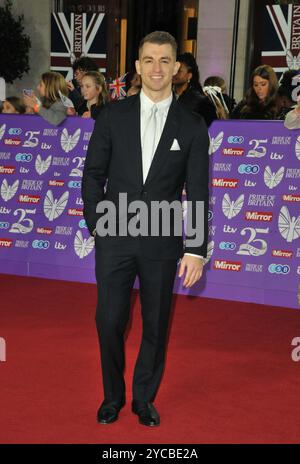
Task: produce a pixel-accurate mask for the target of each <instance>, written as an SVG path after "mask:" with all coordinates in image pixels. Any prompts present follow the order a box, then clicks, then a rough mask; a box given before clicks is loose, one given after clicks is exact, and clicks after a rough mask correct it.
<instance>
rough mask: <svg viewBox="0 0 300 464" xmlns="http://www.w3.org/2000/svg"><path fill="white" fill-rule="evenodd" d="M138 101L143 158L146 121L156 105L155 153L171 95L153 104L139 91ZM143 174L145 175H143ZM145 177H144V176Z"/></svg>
mask: <svg viewBox="0 0 300 464" xmlns="http://www.w3.org/2000/svg"><path fill="white" fill-rule="evenodd" d="M140 99H141V146H142V156H144V149H143V141H144V138H145V129H146V127H147V120H148V118H149V116H150V113H151V110H152V107H153V106H154V105H156V107H157V110H158V111H157V116H156V118H157V126H156V134H155V135H156V136H155V141H154V152H153V155H154V153H155V151H156V148H157V145H158V143H159V140H160V137H161V134H162V132H163V130H164V126H165V122H166V120H167V116H168V112H169V109H170V106H171V103H172V100H173V95H172V93H170V96H169V97H168V98H165V99H164V100H161V101H159V102H153V101H152V100H151V99H150V98H149V97H147V95H146V94H145V93H144V92H143V90H141V92H140ZM144 174H145V173H144ZM144 177H146V176H144ZM185 255H187V256H196V257H197V258H202V259H203V256H200V255H196V254H193V253H185Z"/></svg>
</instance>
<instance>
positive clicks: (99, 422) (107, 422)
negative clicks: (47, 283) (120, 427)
mask: <svg viewBox="0 0 300 464" xmlns="http://www.w3.org/2000/svg"><path fill="white" fill-rule="evenodd" d="M117 420H118V417H116V418H115V419H112V420H110V421H103V420H99V419H97V422H98V424H102V425H109V424H113V423H114V422H116V421H117Z"/></svg>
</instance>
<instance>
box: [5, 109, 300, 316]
mask: <svg viewBox="0 0 300 464" xmlns="http://www.w3.org/2000/svg"><path fill="white" fill-rule="evenodd" d="M92 129H93V121H92V120H88V119H80V118H77V117H72V118H68V120H67V121H66V123H65V124H64V125H62V126H60V127H58V128H56V127H54V126H50V125H49V124H47V123H46V122H45V121H43V120H42V119H41V118H39V117H37V116H14V115H0V188H1V193H0V214H1V217H0V272H2V273H9V274H19V275H29V276H39V277H47V278H56V279H64V280H75V281H81V282H95V278H94V250H93V248H94V242H93V238H91V237H90V236H89V233H88V231H87V229H86V224H85V221H84V219H83V216H82V200H81V197H80V188H81V179H82V169H83V164H84V158H85V153H86V149H87V145H88V141H89V138H90V135H91V132H92ZM210 135H211V155H210V160H211V195H210V218H209V219H210V220H209V257H210V259H209V260H207V264H206V266H205V272H204V277H203V279H202V280H201V281H200V282H199V283H198V284H197V285H195V286H194V287H193V288H192V289H189V290H188V291H187V290H185V289H183V288H182V286H181V281H179V280H176V282H175V289H174V291H175V292H176V293H184V294H190V295H198V296H205V297H212V298H221V299H231V300H238V301H253V302H257V303H263V304H269V305H274V306H286V307H291V308H299V303H298V291H299V275H300V263H299V258H300V240H299V236H300V216H299V214H300V208H299V201H300V193H299V178H300V131H288V130H287V129H285V128H284V126H283V124H282V122H262V121H247V122H246V121H245V122H244V121H239V122H237V121H225V122H224V121H217V122H215V123H214V124H213V125H212V127H211V128H210ZM298 137H299V140H298Z"/></svg>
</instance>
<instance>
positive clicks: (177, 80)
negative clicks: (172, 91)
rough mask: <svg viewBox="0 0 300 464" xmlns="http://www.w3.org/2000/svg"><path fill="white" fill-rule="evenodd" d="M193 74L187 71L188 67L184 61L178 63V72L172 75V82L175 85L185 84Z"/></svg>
mask: <svg viewBox="0 0 300 464" xmlns="http://www.w3.org/2000/svg"><path fill="white" fill-rule="evenodd" d="M192 77H193V75H192V73H191V72H189V70H188V67H187V66H186V64H184V63H180V68H179V70H178V73H177V74H176V75H175V76H174V77H173V84H175V85H183V84H186V83H187V82H188V81H189V80H190V79H192Z"/></svg>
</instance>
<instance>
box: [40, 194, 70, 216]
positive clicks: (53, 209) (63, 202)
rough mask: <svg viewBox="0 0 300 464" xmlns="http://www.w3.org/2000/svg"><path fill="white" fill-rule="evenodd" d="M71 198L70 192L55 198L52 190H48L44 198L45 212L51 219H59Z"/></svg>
mask: <svg viewBox="0 0 300 464" xmlns="http://www.w3.org/2000/svg"><path fill="white" fill-rule="evenodd" d="M68 199H69V192H68V191H67V192H64V193H63V194H62V196H61V197H60V198H55V199H54V198H53V194H52V191H51V190H48V192H47V193H46V196H45V200H44V213H45V216H46V217H47V218H48V219H49V221H54V219H57V218H58V217H59V216H60V215H61V214H62V213H63V212H64V210H65V207H66V206H67V203H68Z"/></svg>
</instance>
